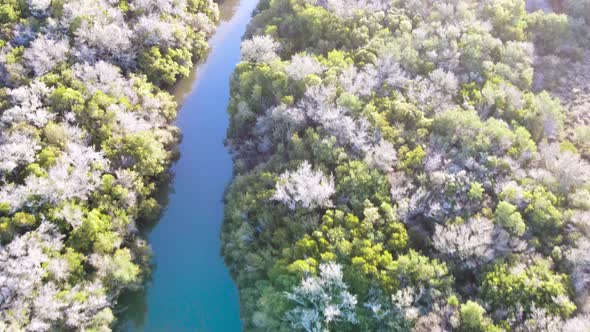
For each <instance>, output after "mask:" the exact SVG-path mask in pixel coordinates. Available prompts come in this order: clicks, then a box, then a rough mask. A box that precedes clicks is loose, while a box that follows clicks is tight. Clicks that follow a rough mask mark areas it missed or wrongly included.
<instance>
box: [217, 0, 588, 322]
mask: <svg viewBox="0 0 590 332" xmlns="http://www.w3.org/2000/svg"><path fill="white" fill-rule="evenodd" d="M589 36H590V1H588V0H565V1H551V2H545V1H529V2H528V3H525V1H523V0H484V1H475V0H444V1H434V0H387V1H385V0H361V1H356V0H262V1H261V2H260V3H259V5H258V7H257V10H256V11H255V13H254V16H253V19H252V21H251V23H250V25H249V28H248V32H247V34H246V36H245V37H244V38H245V39H244V41H243V43H242V48H241V50H242V61H241V63H239V64H238V66H237V67H236V70H235V72H234V74H233V76H232V80H231V91H232V95H231V102H230V107H229V110H228V112H229V114H230V120H231V122H230V127H229V129H228V133H227V141H228V145H229V146H230V148H231V149H232V152H233V154H234V161H235V179H234V181H233V183H232V184H231V186H230V187H229V189H228V192H227V195H226V211H225V219H224V224H223V231H222V235H221V236H222V254H223V256H224V257H225V261H226V263H227V265H228V267H229V269H230V272H231V275H232V277H233V279H234V280H235V282H236V284H237V287H238V289H239V295H240V307H241V314H242V320H243V324H244V330H246V331H318V332H319V331H418V332H420V331H424V332H426V331H466V332H467V331H469V332H471V331H486V332H496V331H551V332H554V331H564V332H577V331H590V255H589V254H588V252H589V251H590V164H589V161H590V113H589V112H588V110H589V107H590V97H589V96H590V95H589V92H590V48H589V47H590V37H589Z"/></svg>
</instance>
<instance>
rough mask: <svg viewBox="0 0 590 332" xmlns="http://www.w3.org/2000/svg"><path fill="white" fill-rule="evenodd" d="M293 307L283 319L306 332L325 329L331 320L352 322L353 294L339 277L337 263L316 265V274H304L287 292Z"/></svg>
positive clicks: (354, 297) (339, 272)
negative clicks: (307, 275)
mask: <svg viewBox="0 0 590 332" xmlns="http://www.w3.org/2000/svg"><path fill="white" fill-rule="evenodd" d="M287 298H288V299H289V300H291V301H292V302H293V303H294V304H295V308H293V309H291V310H290V311H288V312H287V313H286V316H285V318H286V319H287V321H289V322H290V323H291V326H292V327H293V328H295V329H304V330H305V331H308V332H322V331H326V330H327V328H328V326H331V323H335V322H348V323H352V324H355V323H357V322H358V320H357V317H356V312H355V311H356V305H357V298H356V295H354V294H351V293H350V292H349V291H348V286H347V285H346V283H345V282H344V280H342V267H341V266H340V265H339V264H337V263H333V262H330V263H325V264H320V273H319V276H313V277H307V278H305V279H303V280H302V281H301V283H300V284H299V285H298V286H296V287H295V288H293V290H292V291H291V292H289V293H287Z"/></svg>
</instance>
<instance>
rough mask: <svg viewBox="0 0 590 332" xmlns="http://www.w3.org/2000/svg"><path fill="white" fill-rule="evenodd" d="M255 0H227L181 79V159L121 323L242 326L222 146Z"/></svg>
mask: <svg viewBox="0 0 590 332" xmlns="http://www.w3.org/2000/svg"><path fill="white" fill-rule="evenodd" d="M256 3H257V0H241V1H239V3H238V2H237V1H236V0H234V1H232V0H228V1H226V2H224V3H223V5H221V6H220V9H221V11H222V15H221V19H222V22H221V24H220V26H219V27H218V29H217V32H216V34H215V36H214V37H213V39H212V40H211V45H212V50H211V53H210V54H209V57H208V60H207V62H206V63H204V64H202V65H200V66H199V67H198V68H197V70H196V73H197V74H196V75H193V77H192V79H190V80H186V81H184V82H182V83H181V84H180V85H179V88H178V92H177V98H178V99H179V101H180V102H181V103H182V108H181V110H180V112H179V116H178V122H177V125H178V126H179V127H180V129H181V130H182V132H183V141H182V143H181V145H180V153H181V157H180V160H179V161H178V162H177V163H176V164H175V165H174V167H173V172H174V174H175V176H174V180H173V182H172V192H171V193H170V196H169V202H168V205H167V208H166V211H165V212H164V214H163V216H162V219H161V220H160V221H159V223H158V224H157V225H156V226H155V228H154V229H153V230H152V231H151V232H150V233H149V235H148V239H149V242H150V244H151V246H152V248H153V251H154V256H153V259H154V263H155V268H154V271H153V273H152V278H151V281H150V283H149V284H148V285H147V288H146V289H145V290H144V291H142V292H138V293H133V294H127V295H126V296H124V297H123V299H122V300H121V303H120V307H121V308H120V309H119V310H123V311H122V312H121V313H120V314H119V320H120V324H119V325H118V330H120V331H214V332H217V331H221V332H225V331H228V332H233V331H240V330H241V322H240V318H239V308H238V296H237V291H236V288H235V286H234V284H233V283H232V280H231V278H230V276H229V274H228V271H227V269H226V267H225V265H224V263H223V259H222V258H221V257H220V255H219V249H220V239H219V236H220V228H221V222H222V217H223V202H222V197H223V192H224V189H225V187H226V186H227V184H228V183H229V181H230V179H231V175H232V161H231V158H230V155H229V154H228V152H227V150H226V149H225V147H224V146H223V139H224V137H225V134H226V128H227V126H228V118H227V113H226V108H227V104H228V101H229V77H230V75H231V73H232V71H233V69H234V67H235V65H236V64H237V63H238V61H239V56H240V42H241V36H242V35H243V34H244V31H245V28H246V25H247V23H248V21H249V19H250V14H251V12H252V10H253V9H254V7H255V6H256Z"/></svg>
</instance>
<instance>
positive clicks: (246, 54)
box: [241, 35, 279, 63]
mask: <svg viewBox="0 0 590 332" xmlns="http://www.w3.org/2000/svg"><path fill="white" fill-rule="evenodd" d="M278 49H279V43H277V42H276V41H275V40H274V39H273V38H272V37H271V36H268V35H264V36H258V35H257V36H254V37H252V38H250V39H247V40H244V41H243V42H242V48H241V52H242V61H250V62H260V63H269V62H272V61H273V60H276V59H278V55H277V51H278Z"/></svg>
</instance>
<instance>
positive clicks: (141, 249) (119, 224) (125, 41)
mask: <svg viewBox="0 0 590 332" xmlns="http://www.w3.org/2000/svg"><path fill="white" fill-rule="evenodd" d="M216 20H217V6H216V5H215V4H214V3H213V2H211V1H208V0H191V1H188V2H186V1H167V0H164V1H151V0H149V1H106V0H60V1H49V0H7V1H2V4H0V271H1V272H0V330H2V331H5V330H6V331H25V330H26V331H70V330H72V331H74V330H79V331H105V330H110V327H111V326H112V324H113V322H114V319H115V318H114V315H113V313H112V311H111V308H112V307H113V306H114V305H115V304H116V301H117V297H118V295H119V294H120V293H121V292H122V291H123V290H125V289H130V288H131V289H133V288H136V287H140V286H141V285H142V281H143V280H144V277H145V276H146V274H147V273H148V272H149V268H150V267H149V259H148V258H149V257H148V255H149V250H148V248H146V244H145V241H144V240H142V239H141V235H140V234H139V232H137V225H138V224H140V223H142V222H143V221H144V220H145V219H153V218H154V217H155V216H156V215H157V213H158V211H159V203H158V202H157V201H156V200H155V196H156V191H157V188H158V187H159V186H160V185H161V184H163V183H164V182H165V181H166V178H167V177H168V174H167V169H168V167H169V166H170V164H171V162H172V160H173V157H174V149H175V146H176V144H177V143H178V140H179V135H178V130H177V129H176V128H175V127H174V126H173V125H172V121H173V120H174V117H175V114H176V104H175V102H174V101H173V97H172V96H171V95H170V94H169V93H168V92H167V91H166V90H162V89H161V88H167V87H169V86H171V85H173V84H174V83H175V82H176V81H177V80H178V79H179V78H181V77H184V76H187V75H188V71H189V70H190V68H191V67H192V64H193V62H194V61H196V60H198V59H200V58H201V57H203V56H204V55H205V51H206V48H207V42H206V40H207V38H208V37H209V36H210V34H211V33H212V30H213V28H214V23H215V22H216ZM146 29H147V30H146ZM150 29H151V30H150Z"/></svg>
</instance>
